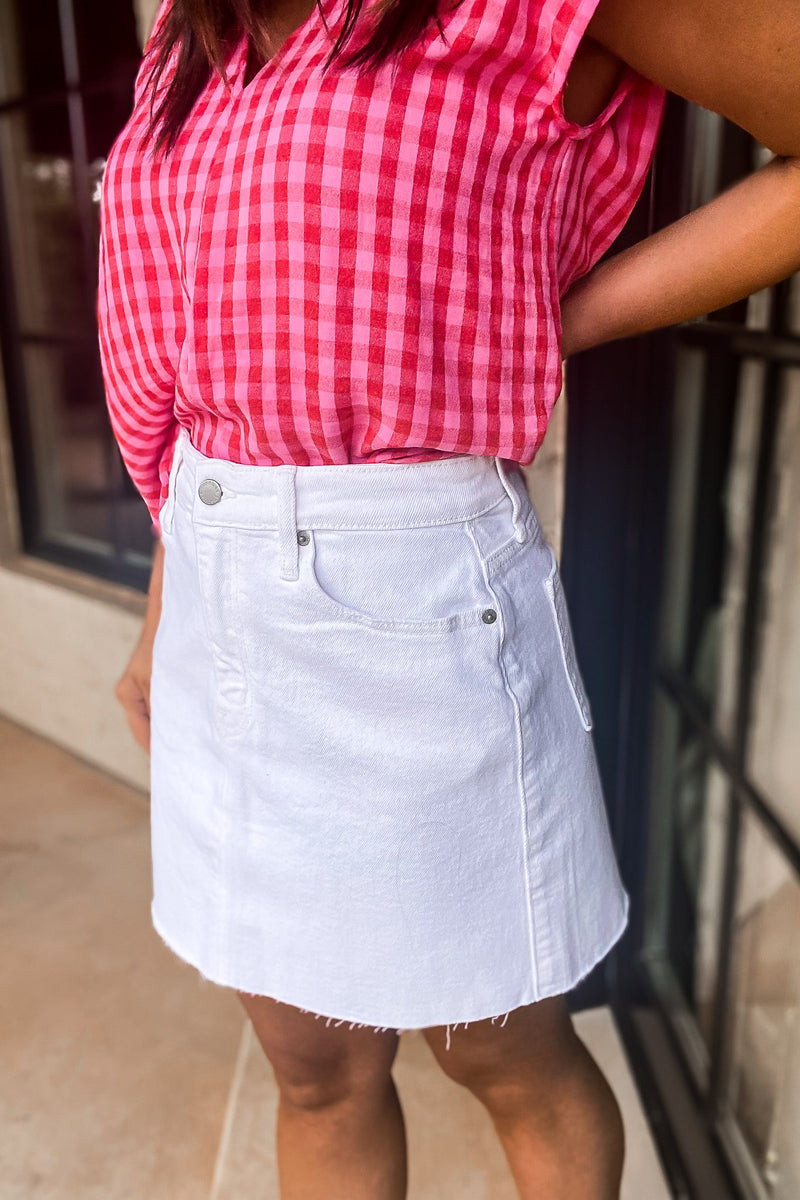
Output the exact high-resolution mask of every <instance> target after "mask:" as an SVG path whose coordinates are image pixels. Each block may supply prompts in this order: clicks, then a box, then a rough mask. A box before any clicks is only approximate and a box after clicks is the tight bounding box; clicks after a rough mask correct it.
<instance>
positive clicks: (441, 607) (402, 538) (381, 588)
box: [300, 524, 496, 634]
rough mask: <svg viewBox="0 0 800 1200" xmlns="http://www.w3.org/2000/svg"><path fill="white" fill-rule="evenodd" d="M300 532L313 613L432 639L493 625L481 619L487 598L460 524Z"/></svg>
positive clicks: (488, 602)
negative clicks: (304, 540) (304, 541)
mask: <svg viewBox="0 0 800 1200" xmlns="http://www.w3.org/2000/svg"><path fill="white" fill-rule="evenodd" d="M305 532H306V533H307V534H308V537H309V542H308V544H307V545H305V546H303V545H301V546H300V570H301V579H302V580H303V583H304V586H305V587H306V588H307V590H308V593H309V595H310V596H311V598H312V600H313V602H314V603H315V605H316V606H318V607H319V608H320V609H321V610H323V611H325V612H328V613H330V614H332V615H336V616H337V617H339V618H340V619H342V620H345V621H352V622H356V623H361V624H364V625H368V626H370V627H371V628H373V629H382V630H386V631H396V632H401V633H410V634H414V633H416V634H426V633H432V634H436V633H447V632H449V631H451V630H455V629H463V628H465V627H467V626H470V625H477V624H480V623H481V622H484V623H485V624H491V623H493V621H494V619H495V616H492V615H488V619H487V617H486V616H485V615H484V614H486V613H487V610H488V609H489V608H491V604H492V597H491V595H490V594H489V593H487V591H486V587H485V584H484V580H483V575H482V572H481V566H480V561H479V558H478V555H477V554H476V551H475V547H474V543H473V542H472V539H471V538H470V537H469V534H468V533H467V530H466V527H465V525H463V524H457V525H438V526H424V527H422V528H419V529H344V530H343V529H309V530H306V531H305ZM495 615H496V614H495Z"/></svg>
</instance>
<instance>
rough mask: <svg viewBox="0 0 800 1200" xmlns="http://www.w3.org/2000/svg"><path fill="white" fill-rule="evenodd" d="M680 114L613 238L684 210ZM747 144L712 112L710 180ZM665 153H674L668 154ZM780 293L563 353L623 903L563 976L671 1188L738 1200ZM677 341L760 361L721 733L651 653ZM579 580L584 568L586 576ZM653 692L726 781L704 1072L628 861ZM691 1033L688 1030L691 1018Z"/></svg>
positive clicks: (575, 548)
mask: <svg viewBox="0 0 800 1200" xmlns="http://www.w3.org/2000/svg"><path fill="white" fill-rule="evenodd" d="M696 112H697V110H695V109H694V107H693V106H691V105H688V104H687V103H686V102H684V101H682V100H680V99H679V98H678V97H676V96H670V97H668V104H667V113H666V116H665V123H664V128H663V131H662V137H661V140H660V144H659V149H658V153H657V155H656V158H655V160H654V166H653V170H652V172H651V176H650V179H649V182H648V187H647V188H646V190H645V192H644V193H643V195H642V197H641V199H640V202H639V204H638V205H637V209H636V210H635V212H634V215H633V217H632V219H631V222H630V223H629V226H628V227H627V229H626V231H625V233H624V234H623V236H622V238H621V239H619V240H618V242H617V243H616V245H615V247H614V248H613V250H614V252H616V251H617V250H619V249H621V248H623V247H624V246H625V245H628V244H633V243H634V242H636V241H638V240H640V239H641V238H642V237H645V236H646V235H647V234H648V233H649V232H652V231H653V230H655V229H658V228H661V227H663V226H665V225H667V224H670V223H671V222H672V221H674V220H676V219H678V218H679V217H680V216H682V215H683V214H684V213H685V212H687V211H688V210H689V207H690V205H689V195H688V185H687V178H688V175H689V169H688V164H689V156H690V155H691V150H692V146H691V141H692V127H693V117H694V116H695V115H696ZM752 145H753V143H752V139H750V138H749V135H747V134H746V133H745V132H744V131H743V130H741V129H739V128H738V127H737V126H734V125H731V124H730V123H728V122H725V123H724V128H723V155H722V164H723V170H722V178H721V179H720V187H721V188H722V187H725V186H727V184H728V183H732V182H734V181H735V180H736V179H738V178H742V177H743V176H744V175H746V174H747V173H748V172H749V170H750V169H751V159H752ZM676 164H677V165H678V168H682V169H676ZM788 296H789V281H786V282H784V283H782V284H779V285H777V286H776V287H775V288H774V289H773V303H772V304H771V308H770V319H769V323H768V326H767V327H766V328H764V329H753V328H747V327H745V324H744V320H745V313H746V302H742V303H741V304H739V305H732V306H730V308H729V309H726V310H723V311H721V312H719V313H715V314H709V317H708V318H704V319H701V320H698V321H692V322H687V323H685V324H682V325H679V326H676V327H674V328H671V329H669V330H662V331H658V332H656V333H654V334H651V335H649V336H647V337H643V338H637V339H633V340H630V341H620V342H617V343H614V344H610V345H606V346H601V347H598V348H597V349H596V350H592V351H589V352H586V353H584V354H582V355H579V356H577V357H576V358H575V359H574V360H573V361H571V362H569V363H568V365H567V396H568V400H567V406H568V417H567V422H568V437H567V500H566V509H565V522H564V553H563V559H564V566H563V574H564V583H565V587H566V589H567V590H568V592H569V596H570V604H571V611H573V612H574V620H573V623H574V625H575V636H576V643H577V648H578V653H579V656H580V660H581V663H582V667H583V673H584V676H585V678H586V682H587V688H588V690H589V692H590V695H591V696H592V697H593V707H594V709H595V711H596V712H597V713H598V716H599V720H598V722H597V729H596V740H597V745H598V753H599V757H600V760H601V772H602V774H603V777H604V784H605V787H606V795H607V799H608V803H609V810H610V818H611V823H612V830H613V832H614V836H615V843H616V845H617V849H618V853H619V856H620V862H621V868H622V872H623V877H624V878H625V880H626V884H627V886H628V887H629V890H630V891H631V893H632V901H633V903H632V916H631V922H630V925H629V928H628V930H626V933H625V935H624V936H623V938H622V939H621V942H620V943H619V944H618V947H617V948H616V950H615V952H613V953H612V954H611V955H610V956H609V958H608V960H607V961H606V963H605V964H604V969H603V971H602V972H601V973H599V974H598V976H597V977H596V978H595V979H594V980H593V979H592V978H591V977H590V979H589V980H588V981H587V983H586V985H584V989H583V993H582V992H581V989H578V994H577V998H576V1003H575V1007H582V1006H585V1005H586V1004H588V1003H598V1002H600V1001H603V1000H605V999H608V1000H609V1001H610V1003H611V1005H612V1009H613V1011H614V1015H615V1018H616V1020H617V1023H618V1026H619V1028H620V1032H621V1034H622V1036H623V1040H624V1043H625V1046H626V1050H627V1052H628V1054H629V1057H630V1061H631V1064H632V1066H633V1068H634V1071H635V1075H636V1079H637V1083H638V1085H639V1088H640V1092H641V1097H642V1100H643V1102H644V1104H645V1108H646V1111H647V1113H648V1117H649V1120H650V1124H651V1128H652V1130H653V1133H654V1135H655V1137H656V1141H657V1144H658V1147H659V1150H660V1153H661V1157H662V1163H663V1165H664V1169H665V1172H666V1174H667V1177H668V1179H669V1182H670V1186H671V1188H672V1191H673V1195H674V1196H676V1197H681V1198H683V1197H685V1198H687V1200H689V1198H692V1200H693V1198H695V1197H698V1198H699V1200H718V1198H719V1200H727V1198H728V1197H730V1198H734V1197H747V1198H748V1200H750V1198H751V1197H759V1196H764V1195H765V1194H766V1193H765V1192H764V1191H762V1190H760V1189H759V1184H758V1181H757V1179H756V1178H755V1176H754V1173H753V1171H752V1170H751V1169H749V1167H748V1164H747V1162H746V1161H745V1160H744V1158H743V1155H742V1152H741V1150H742V1148H741V1146H740V1145H739V1144H738V1141H737V1137H736V1134H735V1131H734V1130H732V1129H731V1125H730V1119H729V1117H728V1116H727V1115H726V1105H725V1097H726V1088H727V1084H728V1067H729V1065H730V1055H729V1047H728V1039H729V1035H730V1029H731V1025H730V1019H731V1018H730V999H731V965H732V929H733V917H734V903H735V891H736V883H737V868H736V864H737V859H738V855H739V851H740V845H741V841H742V833H743V819H744V814H745V813H752V814H753V816H755V817H756V818H757V820H758V822H759V825H760V827H761V828H762V829H763V830H764V832H765V833H766V834H767V836H768V837H769V838H770V839H771V841H772V843H773V844H774V845H775V846H776V847H778V848H779V850H780V852H781V854H782V856H783V858H784V859H785V861H786V862H787V863H789V864H790V865H791V867H792V868H793V870H794V872H795V874H797V875H798V876H800V845H799V844H798V842H797V840H796V838H795V837H794V836H793V834H792V831H791V830H790V829H789V828H788V827H787V825H786V823H785V821H783V820H782V818H781V816H780V814H779V813H778V812H777V811H776V810H775V808H774V807H773V806H772V805H771V803H770V801H769V798H768V797H767V796H765V795H764V794H763V793H762V792H761V791H760V790H759V789H758V787H756V786H755V784H754V783H753V781H752V780H751V779H749V778H748V775H747V771H746V768H745V764H746V761H747V750H748V734H749V730H750V716H751V710H752V703H753V694H752V693H753V680H754V664H755V660H756V648H757V646H756V643H757V633H758V627H759V619H760V605H761V603H762V595H763V588H762V583H763V579H762V576H763V567H764V553H765V546H766V543H767V538H766V536H765V534H766V529H767V521H768V515H769V503H770V484H771V480H772V478H773V467H774V463H775V451H776V430H777V429H778V427H779V425H778V423H779V417H780V410H781V405H782V404H784V403H786V399H785V396H784V395H783V391H782V388H781V386H780V383H781V380H780V373H781V371H782V370H783V369H784V368H785V367H787V366H798V365H800V337H798V335H797V334H796V333H794V332H792V331H791V329H790V327H789V321H788V316H787V304H788ZM683 347H686V348H692V349H694V350H697V349H699V350H701V351H702V352H704V353H705V354H707V355H709V356H711V357H712V358H713V360H714V362H715V364H716V368H717V369H716V370H715V372H714V376H715V378H716V380H717V386H718V388H719V391H720V395H719V398H720V399H721V401H722V402H725V401H726V400H727V401H730V399H731V386H732V381H733V380H735V379H736V378H737V377H738V371H739V367H740V364H741V363H742V362H743V361H744V360H753V359H756V360H759V361H761V362H763V363H764V364H765V373H764V383H763V407H762V417H761V425H760V430H759V435H758V447H757V451H756V455H757V457H756V466H755V491H754V498H753V508H752V515H751V527H750V533H749V539H748V540H749V550H750V553H749V560H748V568H747V582H746V595H745V601H744V615H743V620H742V624H741V632H740V654H739V659H738V692H737V697H738V699H737V712H736V719H735V733H734V736H733V738H732V739H731V740H728V741H726V740H725V739H723V738H722V737H721V736H720V734H719V732H718V731H717V730H716V729H715V728H714V726H713V724H712V720H711V717H710V714H709V712H708V709H707V705H706V704H705V703H704V701H703V698H702V697H700V696H699V695H698V694H697V693H696V690H695V689H694V688H693V687H692V684H691V681H690V680H689V679H687V678H686V677H685V676H684V675H683V674H682V673H681V672H680V671H678V670H676V669H674V667H670V666H669V665H667V664H665V663H662V662H660V661H659V660H658V658H657V650H656V646H657V639H658V623H657V614H658V602H659V597H660V594H661V589H662V584H663V567H664V564H663V550H664V541H665V529H666V504H667V494H668V486H669V443H670V424H669V422H670V415H671V411H672V403H673V395H674V388H675V385H676V369H675V368H676V360H677V357H678V353H679V351H680V349H681V348H683ZM726 389H727V391H726ZM609 465H611V469H609ZM587 583H591V587H590V588H588V589H587V587H586V584H587ZM587 591H588V592H589V593H590V594H587ZM599 625H600V626H603V627H604V628H606V629H607V630H608V631H610V633H611V636H610V637H609V638H608V639H605V640H604V642H603V643H602V644H601V643H600V642H599V641H598V638H597V629H598V626H599ZM656 691H659V692H660V693H661V694H662V695H664V696H665V697H668V698H669V701H670V702H671V703H672V704H673V705H674V706H675V707H676V709H677V710H679V712H680V714H681V717H682V719H684V720H685V721H686V722H688V723H689V725H690V726H691V728H692V730H693V733H694V736H695V737H696V738H697V740H698V741H699V743H700V744H701V746H702V747H703V749H704V751H705V755H706V758H707V761H708V763H710V764H713V765H714V766H715V767H716V768H718V769H719V771H721V772H722V773H723V774H724V776H725V777H726V779H727V781H728V798H727V810H728V817H729V820H728V825H727V840H726V845H725V868H724V891H723V898H722V919H721V926H720V928H721V936H720V940H719V945H718V974H717V980H716V992H715V997H714V1014H715V1020H714V1022H713V1030H714V1032H713V1040H712V1044H711V1046H710V1053H709V1061H710V1069H709V1070H707V1071H704V1070H703V1068H702V1066H701V1065H700V1060H699V1058H698V1056H697V1054H695V1053H694V1052H693V1049H694V1047H693V1042H694V1041H695V1034H694V1033H693V1031H692V1018H691V1014H689V1013H688V1012H687V1010H685V1009H684V1010H683V1011H681V1010H680V1009H679V1008H676V1004H675V994H676V992H677V990H678V989H676V988H673V987H672V983H671V980H670V970H669V965H668V964H666V963H664V962H659V961H653V960H651V959H649V958H648V957H647V955H646V954H645V953H643V945H644V941H645V928H644V923H645V914H644V908H645V903H644V901H645V891H646V883H647V880H646V878H645V870H646V867H645V862H644V859H645V847H646V845H647V832H648V830H647V823H648V803H649V799H648V796H649V779H650V772H651V768H652V762H651V751H652V744H651V737H652V721H653V706H654V698H655V694H656ZM604 700H605V701H606V703H604ZM609 702H610V703H609ZM642 1014H645V1016H644V1017H643V1016H642ZM648 1021H649V1024H648ZM696 1037H697V1038H698V1039H699V1034H697V1035H696Z"/></svg>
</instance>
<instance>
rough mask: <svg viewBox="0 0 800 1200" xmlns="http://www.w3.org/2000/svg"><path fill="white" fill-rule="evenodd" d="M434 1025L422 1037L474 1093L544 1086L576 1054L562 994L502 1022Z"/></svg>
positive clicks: (524, 1007) (453, 1076) (452, 1074)
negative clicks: (507, 1088) (506, 1088)
mask: <svg viewBox="0 0 800 1200" xmlns="http://www.w3.org/2000/svg"><path fill="white" fill-rule="evenodd" d="M447 1028H448V1027H447V1026H445V1025H435V1026H432V1027H431V1028H429V1029H426V1030H424V1031H423V1032H424V1036H425V1039H426V1041H427V1043H428V1045H429V1046H430V1048H431V1050H432V1051H433V1054H434V1057H435V1058H436V1061H437V1062H438V1063H439V1065H440V1066H441V1068H442V1070H443V1071H444V1072H445V1073H446V1074H447V1075H449V1076H450V1078H451V1079H454V1080H455V1081H456V1082H457V1083H461V1084H463V1085H464V1086H465V1087H468V1088H469V1089H470V1090H472V1091H474V1092H476V1093H478V1094H480V1093H481V1092H482V1091H489V1090H493V1089H494V1090H496V1089H498V1088H500V1089H502V1088H504V1087H506V1086H507V1087H509V1088H512V1089H513V1088H519V1087H522V1088H525V1090H526V1091H530V1090H531V1089H532V1088H535V1087H536V1086H539V1085H541V1086H542V1087H547V1086H548V1084H551V1083H552V1082H553V1081H554V1080H555V1079H556V1078H558V1076H559V1075H561V1074H563V1072H564V1071H566V1070H569V1068H570V1067H571V1066H572V1064H573V1063H574V1062H575V1061H576V1056H579V1055H580V1054H581V1053H582V1043H581V1042H580V1040H579V1039H578V1035H577V1034H576V1033H575V1029H574V1027H573V1024H572V1018H571V1017H570V1014H569V1010H568V1008H567V1000H566V996H565V995H560V996H548V997H546V998H545V999H543V1000H537V1001H535V1002H534V1003H532V1004H526V1005H522V1006H521V1007H520V1008H516V1009H513V1010H512V1011H511V1012H510V1013H509V1014H508V1016H507V1017H506V1019H505V1021H504V1022H500V1021H497V1020H495V1021H494V1022H493V1021H492V1019H491V1018H487V1019H486V1020H482V1021H470V1022H469V1023H468V1025H466V1026H462V1025H458V1026H455V1027H454V1026H452V1025H451V1026H450V1027H449V1043H450V1044H449V1048H448V1046H447Z"/></svg>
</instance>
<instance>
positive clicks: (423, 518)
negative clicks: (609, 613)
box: [168, 426, 530, 541]
mask: <svg viewBox="0 0 800 1200" xmlns="http://www.w3.org/2000/svg"><path fill="white" fill-rule="evenodd" d="M204 481H207V482H205V484H204ZM203 485H204V486H203ZM169 491H170V496H169V506H171V505H172V504H173V503H174V504H177V505H178V506H179V507H181V508H183V509H187V508H188V509H189V510H190V511H191V515H192V520H193V521H194V522H195V523H200V524H204V525H205V524H209V525H223V526H225V525H231V526H237V527H244V528H264V529H270V528H271V529H279V530H285V531H286V532H287V533H288V532H289V531H291V532H292V534H293V535H296V531H297V530H302V529H303V528H304V527H310V528H311V527H313V528H323V529H403V528H415V527H417V528H418V527H420V526H433V525H446V524H451V523H453V522H460V521H467V520H471V519H473V518H475V517H478V516H480V515H481V514H482V513H484V512H487V511H488V510H489V509H491V508H493V507H494V506H495V505H496V504H498V503H499V502H500V501H501V500H502V499H503V498H504V496H508V497H509V499H510V500H511V503H512V517H513V521H514V528H515V534H516V536H517V537H518V539H519V540H520V541H523V540H524V539H525V537H526V536H527V535H526V525H527V521H526V520H525V517H526V514H527V510H528V509H529V507H530V501H529V498H528V492H527V488H526V486H525V479H524V476H523V474H522V471H521V470H520V469H518V468H516V465H515V464H513V463H510V462H508V460H505V459H502V458H500V457H499V456H491V455H470V454H460V455H453V456H449V457H445V458H438V459H431V460H428V461H426V462H419V463H404V462H377V463H343V464H321V465H312V466H297V465H295V464H280V465H275V466H266V465H254V464H249V463H237V462H231V461H229V460H227V459H222V458H213V457H209V456H207V455H205V454H202V453H201V452H200V451H199V450H198V449H197V448H196V447H195V446H193V445H192V442H191V440H190V438H189V433H188V430H187V429H186V427H185V426H181V428H180V430H179V432H178V437H177V441H176V445H175V452H174V457H173V462H172V469H171V472H170V484H169ZM173 492H174V495H173V494H172V493H173ZM170 519H171V514H170V516H169V517H168V520H170Z"/></svg>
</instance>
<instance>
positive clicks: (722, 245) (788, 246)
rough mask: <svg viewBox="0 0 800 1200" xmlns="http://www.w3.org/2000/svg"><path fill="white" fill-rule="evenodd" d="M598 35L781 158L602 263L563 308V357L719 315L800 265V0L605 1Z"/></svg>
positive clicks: (596, 24) (593, 27)
mask: <svg viewBox="0 0 800 1200" xmlns="http://www.w3.org/2000/svg"><path fill="white" fill-rule="evenodd" d="M587 32H588V33H589V34H590V35H591V36H592V37H593V38H595V40H596V41H598V42H600V43H602V44H603V45H604V46H606V47H607V48H608V49H609V50H611V51H613V52H614V53H615V54H617V55H619V57H620V58H622V59H624V60H625V61H626V62H627V63H629V64H630V65H631V66H632V67H634V69H635V70H637V71H639V72H641V74H642V75H645V76H646V77H647V78H649V79H652V80H653V81H654V82H655V83H658V84H660V85H661V86H662V87H665V88H667V89H668V90H670V91H672V92H675V93H676V94H678V95H681V96H683V97H685V98H686V99H687V100H690V101H693V102H694V103H697V104H701V105H703V106H704V107H705V108H709V109H711V110H712V111H714V112H718V113H720V114H721V115H723V116H725V117H727V118H728V119H729V120H731V121H734V122H735V123H736V124H738V125H740V126H741V127H742V128H743V129H746V130H747V131H748V132H749V133H751V134H752V135H753V137H754V138H756V140H757V141H759V142H761V144H762V145H764V146H766V147H767V148H768V149H769V150H772V151H773V153H774V154H775V155H776V157H775V158H774V159H773V160H772V161H771V162H769V163H767V165H766V166H765V167H762V168H761V169H760V170H759V171H756V172H754V173H753V174H752V175H751V176H749V177H748V178H747V179H744V180H742V181H741V182H739V183H737V184H736V185H734V186H733V187H731V188H729V189H728V190H727V191H726V192H723V193H722V194H721V195H720V196H717V197H715V199H714V200H712V201H710V202H709V203H708V204H706V205H704V206H703V207H701V208H699V209H697V210H695V212H692V213H689V214H688V215H687V216H685V217H683V218H681V220H679V221H677V222H675V223H674V224H673V225H671V226H669V227H668V228H666V229H662V230H659V231H658V233H656V234H654V235H653V236H652V237H649V238H646V239H645V240H644V241H642V242H640V243H639V244H638V245H636V246H632V247H631V248H630V249H628V250H625V251H623V252H622V253H621V254H618V255H616V256H615V257H613V258H612V259H609V260H607V261H606V262H603V263H600V264H598V266H596V267H595V268H594V269H593V270H592V271H590V272H589V274H588V275H586V276H584V277H583V278H582V279H581V280H579V281H578V282H577V283H576V284H575V285H574V286H573V287H572V288H571V289H570V290H569V292H568V293H567V295H566V296H565V297H564V299H563V301H562V327H563V337H562V355H564V356H565V357H566V356H567V355H569V354H573V353H576V352H577V351H579V350H584V349H587V348H588V347H589V346H595V345H598V344H600V343H601V342H606V341H610V340H613V339H615V338H619V337H628V336H631V335H633V334H637V333H643V332H646V331H648V330H651V329H656V328H660V327H663V326H665V325H670V324H674V323H675V322H678V321H683V320H688V319H690V318H692V317H697V316H700V315H702V314H704V313H707V312H713V311H714V310H715V309H717V308H721V307H723V306H724V305H726V304H729V303H732V302H733V301H734V300H740V299H742V298H743V297H745V296H748V295H750V294H751V293H752V292H754V291H758V290H760V289H761V288H762V287H767V286H768V285H770V284H773V283H776V282H777V281H778V280H780V279H785V278H786V277H787V276H788V275H791V274H792V273H793V272H794V271H796V270H798V269H800V0H769V3H768V4H767V3H764V0H761V2H756V0H599V3H598V6H597V9H596V10H595V13H594V15H593V17H592V20H591V21H590V23H589V26H588V29H587Z"/></svg>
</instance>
